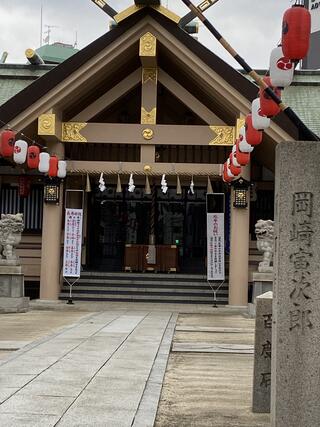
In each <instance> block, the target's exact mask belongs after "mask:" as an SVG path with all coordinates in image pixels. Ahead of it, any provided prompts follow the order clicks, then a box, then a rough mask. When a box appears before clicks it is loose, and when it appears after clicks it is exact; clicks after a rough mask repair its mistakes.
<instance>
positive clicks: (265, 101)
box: [259, 76, 281, 117]
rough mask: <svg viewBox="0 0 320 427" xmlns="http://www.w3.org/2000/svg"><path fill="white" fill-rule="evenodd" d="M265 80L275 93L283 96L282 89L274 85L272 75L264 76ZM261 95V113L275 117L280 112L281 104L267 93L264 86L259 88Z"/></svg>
mask: <svg viewBox="0 0 320 427" xmlns="http://www.w3.org/2000/svg"><path fill="white" fill-rule="evenodd" d="M263 80H264V81H265V83H266V84H267V85H268V86H269V87H270V88H271V89H272V90H273V91H274V93H275V94H276V95H277V96H278V98H280V97H281V90H280V89H279V88H276V87H274V86H272V84H271V80H270V77H268V76H265V77H264V78H263ZM259 97H260V109H261V113H262V114H263V115H264V116H267V117H274V116H276V115H277V114H279V113H280V107H279V105H277V104H276V103H275V102H274V100H273V99H271V98H270V96H269V95H268V94H267V93H266V91H265V90H264V89H262V88H260V90H259Z"/></svg>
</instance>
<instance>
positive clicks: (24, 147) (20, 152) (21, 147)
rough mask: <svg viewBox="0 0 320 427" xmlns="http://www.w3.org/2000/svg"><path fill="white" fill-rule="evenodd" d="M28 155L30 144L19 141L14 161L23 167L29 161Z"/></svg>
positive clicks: (15, 149)
mask: <svg viewBox="0 0 320 427" xmlns="http://www.w3.org/2000/svg"><path fill="white" fill-rule="evenodd" d="M27 153H28V143H27V142H26V141H24V140H23V139H18V141H16V142H15V143H14V147H13V161H14V162H15V163H17V165H23V163H25V161H26V160H27Z"/></svg>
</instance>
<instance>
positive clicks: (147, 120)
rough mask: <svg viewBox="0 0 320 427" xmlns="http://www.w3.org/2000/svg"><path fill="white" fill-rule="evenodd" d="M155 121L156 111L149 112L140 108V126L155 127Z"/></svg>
mask: <svg viewBox="0 0 320 427" xmlns="http://www.w3.org/2000/svg"><path fill="white" fill-rule="evenodd" d="M156 121H157V109H156V108H153V109H152V110H151V111H147V110H146V109H145V108H143V107H142V108H141V124H143V125H155V124H156Z"/></svg>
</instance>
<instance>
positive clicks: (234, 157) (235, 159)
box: [231, 144, 241, 168]
mask: <svg viewBox="0 0 320 427" xmlns="http://www.w3.org/2000/svg"><path fill="white" fill-rule="evenodd" d="M236 152H237V147H236V145H235V144H234V146H233V147H232V153H231V154H232V163H233V164H234V166H235V167H236V168H240V167H241V165H240V163H238V161H237V157H236V156H237V154H236Z"/></svg>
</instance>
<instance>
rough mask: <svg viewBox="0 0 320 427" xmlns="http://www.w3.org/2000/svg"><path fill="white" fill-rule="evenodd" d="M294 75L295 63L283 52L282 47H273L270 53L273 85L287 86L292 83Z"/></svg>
mask: <svg viewBox="0 0 320 427" xmlns="http://www.w3.org/2000/svg"><path fill="white" fill-rule="evenodd" d="M293 75H294V64H293V62H292V61H291V59H290V58H286V57H285V56H284V54H283V51H282V47H281V46H278V47H275V48H274V49H272V51H271V54H270V80H271V84H272V86H275V87H279V88H285V87H288V86H290V85H291V83H292V80H293Z"/></svg>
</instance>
